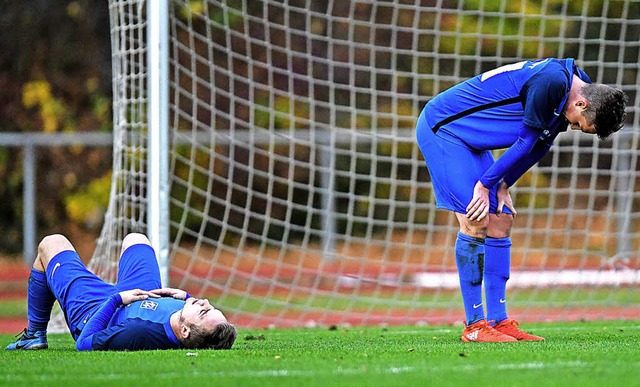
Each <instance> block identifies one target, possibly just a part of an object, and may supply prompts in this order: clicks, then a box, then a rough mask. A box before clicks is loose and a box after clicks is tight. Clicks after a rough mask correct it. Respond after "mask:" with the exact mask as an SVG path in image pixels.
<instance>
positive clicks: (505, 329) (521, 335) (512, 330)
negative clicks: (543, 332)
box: [493, 318, 544, 341]
mask: <svg viewBox="0 0 640 387" xmlns="http://www.w3.org/2000/svg"><path fill="white" fill-rule="evenodd" d="M519 325H520V323H519V322H517V321H516V320H512V319H510V318H508V319H506V320H502V321H500V323H499V324H497V325H496V326H494V327H493V329H495V330H496V331H498V332H501V333H504V334H505V335H509V336H511V337H513V338H514V339H517V340H518V341H520V340H522V341H542V340H544V337H540V336H536V335H532V334H530V333H527V332H525V331H523V330H522V329H520V328H518V326H519Z"/></svg>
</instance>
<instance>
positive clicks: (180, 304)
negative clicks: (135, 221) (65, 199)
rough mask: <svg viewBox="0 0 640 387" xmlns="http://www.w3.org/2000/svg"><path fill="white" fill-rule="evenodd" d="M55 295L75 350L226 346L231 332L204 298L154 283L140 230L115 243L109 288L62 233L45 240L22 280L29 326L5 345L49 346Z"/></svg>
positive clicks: (151, 256) (152, 258) (152, 262)
mask: <svg viewBox="0 0 640 387" xmlns="http://www.w3.org/2000/svg"><path fill="white" fill-rule="evenodd" d="M56 299H57V300H58V303H59V304H60V306H61V308H62V311H63V312H64V315H65V319H66V321H67V325H68V327H69V331H70V332H71V335H72V336H73V338H74V340H75V341H76V348H77V349H78V350H79V351H90V350H130V351H135V350H147V349H172V348H203V349H229V348H231V346H232V345H233V343H234V341H235V339H236V335H237V333H236V329H235V327H234V326H233V325H231V324H229V323H228V322H227V319H226V318H225V316H224V315H223V314H222V312H220V311H219V310H217V309H216V308H214V307H213V306H211V304H209V301H207V300H205V299H197V298H193V297H191V296H189V294H188V293H187V292H185V291H184V290H180V289H173V288H161V282H160V270H159V268H158V263H157V260H156V255H155V252H154V250H153V248H152V247H151V245H150V243H149V240H148V239H147V237H146V236H144V235H142V234H129V235H127V236H126V237H125V238H124V240H123V241H122V253H121V256H120V264H119V267H118V280H117V283H116V284H115V285H112V284H109V283H106V282H105V281H103V280H102V279H100V278H98V277H97V276H96V275H95V274H93V273H92V272H90V271H89V270H88V269H87V268H86V267H85V265H84V264H83V263H82V261H81V260H80V257H79V256H78V254H77V253H76V251H75V249H74V247H73V245H72V244H71V243H70V242H69V240H68V239H67V238H65V237H64V236H62V235H50V236H47V237H45V238H44V239H43V240H42V242H40V244H39V246H38V256H37V257H36V260H35V262H34V263H33V268H32V269H31V275H30V277H29V286H28V295H27V302H28V312H27V314H28V319H29V322H28V327H27V328H26V329H25V330H24V331H23V332H22V334H21V336H20V337H19V338H18V339H17V340H16V341H15V342H14V343H11V344H9V346H7V349H8V350H16V349H29V350H31V349H46V348H48V344H47V324H48V322H49V319H50V316H51V309H52V307H53V303H54V301H55V300H56Z"/></svg>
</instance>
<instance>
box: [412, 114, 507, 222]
mask: <svg viewBox="0 0 640 387" xmlns="http://www.w3.org/2000/svg"><path fill="white" fill-rule="evenodd" d="M416 138H417V141H418V147H419V148H420V151H421V152H422V156H423V157H424V159H425V162H426V163H427V169H428V170H429V175H430V176H431V182H432V185H433V192H434V195H435V197H436V206H437V207H438V208H441V209H445V210H449V211H454V212H458V213H461V214H466V213H467V206H468V205H469V203H470V202H471V199H473V188H474V187H475V185H476V183H477V182H478V180H480V178H481V177H482V175H483V174H484V173H485V172H486V171H487V170H488V169H489V168H490V167H491V166H492V165H493V163H494V161H495V160H494V158H493V155H492V154H491V151H488V150H487V151H478V150H474V149H471V148H469V147H468V146H465V145H464V143H463V142H462V141H460V140H458V139H456V138H454V137H453V136H450V135H448V134H447V133H446V131H445V130H440V131H438V132H437V133H433V131H432V130H431V128H430V127H429V125H428V124H427V121H426V119H425V118H424V111H423V112H422V113H421V114H420V117H419V118H418V123H417V126H416ZM497 191H498V184H496V185H495V186H494V187H493V188H492V189H491V190H490V191H489V202H490V204H489V213H491V214H495V213H496V211H497V208H498V198H497ZM503 212H504V213H507V214H510V213H511V211H510V210H509V209H508V208H506V207H503Z"/></svg>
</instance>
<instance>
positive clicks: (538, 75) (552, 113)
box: [418, 58, 591, 188]
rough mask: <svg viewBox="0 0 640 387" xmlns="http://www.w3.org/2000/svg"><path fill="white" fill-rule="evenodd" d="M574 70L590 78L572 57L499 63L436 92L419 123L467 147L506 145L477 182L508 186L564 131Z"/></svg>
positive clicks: (542, 154) (490, 147) (492, 147)
mask: <svg viewBox="0 0 640 387" xmlns="http://www.w3.org/2000/svg"><path fill="white" fill-rule="evenodd" d="M574 74H575V75H577V76H578V77H579V78H580V79H582V80H583V81H585V82H587V83H590V82H591V81H590V79H589V77H588V76H587V75H586V74H585V73H584V72H583V71H582V70H580V69H579V68H578V67H577V66H576V65H575V62H574V60H573V59H562V60H561V59H554V58H549V59H544V60H539V61H522V62H518V63H514V64H510V65H505V66H502V67H498V68H496V69H494V70H491V71H487V72H485V73H483V74H480V75H478V76H476V77H473V78H471V79H469V80H467V81H465V82H462V83H460V84H458V85H456V86H453V87H452V88H450V89H448V90H446V91H444V92H442V93H440V94H438V95H437V96H436V97H434V98H433V99H432V100H430V101H429V102H428V103H427V105H426V106H425V108H424V110H423V112H422V114H421V119H420V120H419V124H418V125H421V122H425V125H426V126H427V127H428V128H429V129H430V130H431V131H432V132H433V133H435V134H436V135H437V136H438V137H441V138H443V139H446V140H448V141H450V142H453V143H457V144H460V145H463V146H465V147H468V148H470V149H471V150H475V151H486V150H493V149H503V148H509V149H508V150H507V152H505V154H504V155H503V156H501V157H500V159H498V160H497V161H496V163H495V164H494V165H493V166H492V167H491V168H489V170H487V171H486V173H485V174H484V175H483V176H482V177H481V178H480V181H481V182H482V183H483V185H485V187H487V188H492V187H493V186H495V185H496V183H497V182H498V181H500V180H501V179H503V178H504V179H505V181H506V182H507V184H509V185H511V184H513V183H514V182H515V180H517V178H519V177H520V176H521V175H522V173H524V172H525V171H526V170H527V169H528V168H530V167H531V166H532V165H533V164H535V163H536V162H538V161H539V160H540V159H541V158H542V156H544V154H545V153H546V150H548V148H549V147H550V145H551V143H552V142H553V140H554V139H555V137H556V136H557V135H558V133H559V132H562V131H565V130H566V129H567V126H568V121H567V120H566V118H565V117H564V115H563V110H564V108H565V105H566V103H567V99H568V97H569V90H570V89H571V85H572V82H573V75H574ZM419 141H420V139H419Z"/></svg>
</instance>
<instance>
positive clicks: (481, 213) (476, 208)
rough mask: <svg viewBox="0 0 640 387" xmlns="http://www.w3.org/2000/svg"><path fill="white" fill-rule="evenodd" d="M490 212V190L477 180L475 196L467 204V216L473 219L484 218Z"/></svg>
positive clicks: (474, 188) (474, 189) (474, 190)
mask: <svg viewBox="0 0 640 387" xmlns="http://www.w3.org/2000/svg"><path fill="white" fill-rule="evenodd" d="M488 213H489V190H488V189H487V188H485V186H484V185H482V183H481V182H477V183H476V185H475V187H473V198H472V199H471V202H470V203H469V205H468V206H467V218H469V220H473V221H480V220H482V219H484V218H485V217H486V216H487V214H488Z"/></svg>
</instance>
